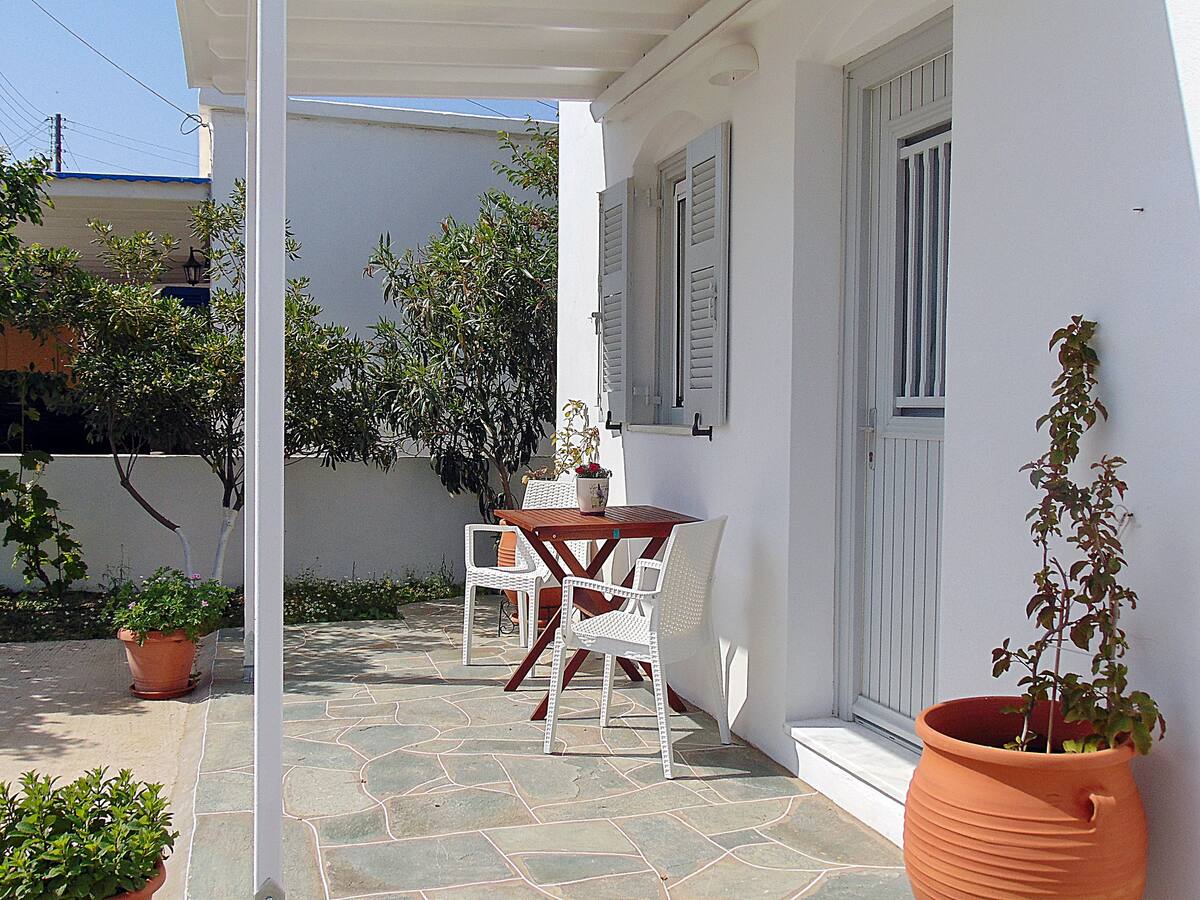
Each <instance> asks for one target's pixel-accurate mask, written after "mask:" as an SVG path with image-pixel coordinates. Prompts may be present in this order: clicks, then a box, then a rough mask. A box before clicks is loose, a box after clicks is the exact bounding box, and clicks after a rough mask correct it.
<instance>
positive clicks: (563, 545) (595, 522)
mask: <svg viewBox="0 0 1200 900" xmlns="http://www.w3.org/2000/svg"><path fill="white" fill-rule="evenodd" d="M496 517H497V518H498V519H500V520H501V521H502V522H505V523H506V524H508V525H515V526H516V527H517V528H519V529H521V533H522V534H523V535H524V536H525V539H526V540H527V541H529V544H530V546H531V547H533V549H534V551H535V552H536V553H537V555H538V556H539V557H541V559H542V562H544V563H545V564H546V567H547V568H548V569H549V570H550V572H551V573H552V574H553V575H554V577H555V578H557V579H558V580H559V581H560V582H561V581H562V580H563V579H564V578H566V577H568V575H575V576H578V577H579V578H591V579H594V578H596V576H597V574H598V573H599V572H600V570H601V567H602V566H603V565H604V563H605V562H606V561H607V560H608V558H609V557H610V556H611V555H612V552H613V550H615V549H616V547H617V544H619V543H620V542H621V541H626V540H636V539H639V538H640V539H643V540H647V539H648V540H649V543H648V544H647V545H646V548H645V549H644V550H643V551H642V554H641V558H642V559H653V558H654V557H655V556H657V555H658V552H659V551H660V550H661V549H662V547H663V545H664V544H665V543H666V542H667V538H668V537H670V536H671V529H673V528H674V527H675V526H676V525H680V524H683V523H685V522H695V521H698V520H697V519H695V518H693V517H692V516H686V515H684V514H682V513H677V512H671V511H670V510H667V509H659V508H658V507H655V506H610V507H609V508H608V509H607V510H606V511H605V513H604V515H602V516H585V515H583V514H582V513H581V512H579V510H577V509H500V510H496ZM567 541H595V542H597V543H598V544H599V550H598V551H597V552H596V554H595V556H593V557H592V559H591V561H590V562H588V563H587V564H586V565H584V563H583V562H581V561H580V560H578V559H576V557H575V554H574V553H572V552H571V549H570V547H568V546H567ZM564 565H565V566H566V568H567V569H569V570H570V571H569V572H568V571H565V570H564V569H563V566H564ZM635 570H636V564H635V566H634V568H631V569H630V570H629V574H628V575H626V576H625V580H624V581H623V582H622V584H623V585H624V586H625V587H630V586H632V584H633V577H634V573H635ZM575 596H576V599H575V606H576V608H577V609H579V610H580V611H581V612H582V613H583V614H584V615H587V616H595V615H600V614H601V613H605V612H610V611H611V610H614V609H618V608H619V607H620V604H619V603H615V602H613V601H612V600H611V599H610V598H608V597H605V596H604V595H602V594H600V593H599V592H598V591H580V592H577V593H576V595H575ZM560 618H561V609H560V611H559V612H557V613H555V614H554V615H553V616H552V617H551V619H550V621H549V622H548V623H547V625H546V627H545V628H544V629H543V630H542V633H541V634H540V635H538V638H537V640H536V641H534V644H533V647H532V648H531V649H530V651H529V652H528V653H527V654H526V655H525V658H524V659H523V660H522V661H521V665H519V666H518V667H517V670H516V671H515V672H514V673H513V675H512V678H510V679H509V680H508V683H507V684H506V685H505V686H504V689H505V690H506V691H515V690H516V689H517V688H518V687H519V686H520V684H521V682H522V681H524V680H525V678H526V677H528V675H529V673H530V672H531V671H532V670H533V666H534V664H535V663H536V662H537V660H538V657H540V656H541V655H542V653H543V652H544V651H545V649H546V648H547V647H549V646H550V643H551V642H552V641H553V640H554V635H555V633H556V632H557V631H558V625H559V620H560ZM587 655H588V651H586V650H578V651H576V652H575V655H574V656H572V657H571V660H570V662H569V663H568V664H567V667H566V670H565V671H564V673H563V685H564V686H565V685H566V684H567V683H569V682H570V680H571V679H572V678H573V677H574V675H575V673H576V672H577V671H579V667H580V666H582V665H583V661H584V660H585V659H587ZM619 662H620V664H621V668H623V669H624V670H625V671H626V672H627V673H628V675H629V677H630V678H631V679H633V680H634V681H641V680H642V676H641V674H640V673H639V672H638V669H637V666H636V665H634V664H633V663H632V662H630V661H629V660H627V659H622V660H619ZM642 666H643V668H644V669H645V671H646V673H647V674H648V675H650V677H652V678H653V677H654V674H653V673H652V672H651V670H650V665H649V664H648V663H642ZM667 699H668V701H669V702H670V705H671V708H672V709H673V710H675V711H676V712H683V711H684V710H685V709H686V707H685V706H684V703H683V701H682V700H681V699H679V697H678V696H677V695H676V694H675V692H674V691H672V690H671V688H670V686H668V687H667ZM549 702H550V695H549V694H547V695H546V696H545V697H544V698H542V702H541V703H540V704H539V705H538V708H537V709H536V710H535V711H534V714H533V719H534V720H535V721H537V720H541V719H544V718H546V708H547V706H548V705H549Z"/></svg>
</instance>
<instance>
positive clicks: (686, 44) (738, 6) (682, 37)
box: [591, 0, 759, 122]
mask: <svg viewBox="0 0 1200 900" xmlns="http://www.w3.org/2000/svg"><path fill="white" fill-rule="evenodd" d="M757 2H759V0H708V2H707V3H705V4H704V6H702V7H701V8H700V9H699V10H697V11H696V12H695V13H694V14H693V15H692V16H691V17H690V18H689V19H688V20H687V21H686V22H684V23H683V24H682V25H680V26H679V28H677V29H676V30H675V31H674V32H672V33H671V34H670V35H669V36H668V37H666V38H664V39H663V40H661V41H659V43H658V44H656V45H655V46H654V47H653V48H652V49H651V50H650V51H649V52H648V53H647V54H646V55H645V56H643V57H642V58H641V59H640V60H639V61H638V62H637V63H636V64H635V65H633V66H631V67H630V68H628V69H627V70H626V71H625V72H624V74H622V75H621V76H620V77H619V78H617V80H616V81H614V82H613V83H612V84H611V85H609V86H608V88H606V89H605V91H604V92H603V93H602V94H601V95H600V96H599V97H598V98H597V99H596V100H595V101H594V102H593V103H592V106H591V112H592V118H594V119H595V120H596V121H597V122H598V121H600V119H602V118H604V116H606V115H607V114H608V111H609V110H611V109H612V108H613V107H614V106H616V105H617V104H618V103H621V102H623V101H624V100H626V99H628V98H629V97H630V96H631V95H632V94H633V92H634V91H636V90H638V88H640V87H642V86H643V85H644V84H646V83H647V82H649V81H650V80H651V79H653V78H654V77H656V76H657V75H659V74H661V73H662V72H663V70H665V69H666V68H667V66H669V65H671V63H673V62H675V60H677V59H679V58H680V57H681V56H683V55H684V54H685V53H687V52H688V51H689V50H691V49H692V48H693V47H695V46H696V45H697V44H699V43H700V42H701V41H703V40H704V39H705V38H707V37H708V36H709V35H711V34H713V33H714V32H716V31H717V30H718V29H719V28H720V27H721V26H723V25H725V24H726V23H727V22H728V21H729V20H730V19H732V18H733V17H734V16H736V15H738V14H739V13H741V12H743V11H744V10H746V9H747V8H749V7H750V6H752V5H754V4H755V3H757Z"/></svg>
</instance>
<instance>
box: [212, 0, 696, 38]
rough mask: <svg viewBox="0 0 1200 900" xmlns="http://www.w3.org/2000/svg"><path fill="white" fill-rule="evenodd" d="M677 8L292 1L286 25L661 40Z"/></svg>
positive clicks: (226, 7) (241, 7) (678, 15)
mask: <svg viewBox="0 0 1200 900" xmlns="http://www.w3.org/2000/svg"><path fill="white" fill-rule="evenodd" d="M205 2H206V4H207V6H208V8H209V9H210V10H211V11H212V12H213V13H214V14H215V15H217V16H221V17H229V18H237V19H239V20H240V19H241V18H242V17H243V16H244V15H245V9H246V4H245V0H205ZM689 5H693V6H694V5H695V4H694V3H692V4H686V3H684V4H681V3H678V2H676V3H670V4H663V3H655V2H652V0H647V2H641V3H630V2H616V0H614V2H606V0H582V2H580V0H576V2H568V0H560V2H549V0H532V2H531V0H525V2H519V0H506V2H503V3H485V2H479V0H474V2H467V3H456V2H448V0H422V2H403V3H402V2H396V0H342V2H339V3H331V2H329V0H293V2H292V3H291V4H289V11H288V18H289V21H300V20H303V19H317V20H336V21H349V22H401V23H406V24H430V25H433V24H443V25H488V26H492V27H496V26H501V27H508V28H529V27H533V28H547V29H555V30H583V31H618V32H635V33H638V34H652V35H659V36H664V35H668V34H670V33H671V32H672V31H674V30H675V29H676V28H677V27H679V25H680V23H681V22H683V20H684V19H686V18H687V14H688V6H689Z"/></svg>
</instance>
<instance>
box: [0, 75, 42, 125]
mask: <svg viewBox="0 0 1200 900" xmlns="http://www.w3.org/2000/svg"><path fill="white" fill-rule="evenodd" d="M0 101H3V102H4V103H5V105H6V106H7V107H8V108H9V109H11V110H12V111H13V113H15V115H16V116H18V117H20V119H23V120H24V121H25V122H26V123H29V122H37V121H39V120H40V121H42V122H44V121H46V117H45V116H31V115H30V114H29V113H27V112H25V110H23V109H22V108H21V107H20V106H18V105H17V104H16V103H15V102H14V101H13V100H12V98H11V96H10V95H9V94H8V92H7V91H6V90H5V88H4V85H2V84H0Z"/></svg>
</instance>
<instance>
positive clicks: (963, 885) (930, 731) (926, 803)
mask: <svg viewBox="0 0 1200 900" xmlns="http://www.w3.org/2000/svg"><path fill="white" fill-rule="evenodd" d="M1016 703H1017V698H1015V697H969V698H966V699H962V700H950V701H947V702H945V703H939V704H937V705H936V706H931V707H930V708H929V709H926V710H925V711H924V712H922V713H921V715H920V716H919V717H918V718H917V723H916V728H917V735H918V736H919V737H920V738H921V740H922V741H923V742H924V744H925V749H924V752H923V753H922V754H921V762H920V764H919V765H918V766H917V770H916V772H915V773H914V774H913V779H912V783H911V785H910V786H909V789H908V800H907V802H906V803H905V807H904V865H905V868H906V869H907V870H908V877H909V880H910V881H911V883H912V890H913V893H914V895H916V897H917V898H918V900H925V898H938V900H943V898H945V900H950V898H960V897H988V898H998V900H999V898H1021V897H1040V898H1046V897H1071V898H1073V900H1101V898H1103V900H1127V898H1128V900H1132V898H1138V897H1141V896H1142V893H1143V891H1144V889H1145V886H1146V816H1145V812H1144V811H1143V809H1142V801H1141V798H1140V796H1139V795H1138V791H1137V786H1136V785H1135V784H1134V781H1133V772H1132V771H1131V767H1130V765H1129V763H1130V760H1131V759H1132V758H1133V756H1134V751H1133V748H1132V746H1130V745H1128V744H1122V745H1121V746H1119V747H1115V748H1113V749H1111V750H1100V751H1098V752H1096V753H1040V752H1036V751H1025V752H1019V751H1016V750H1005V749H1003V746H1004V744H1005V743H1006V742H1007V741H1011V740H1012V739H1013V738H1014V737H1015V736H1016V735H1017V734H1019V733H1020V730H1021V717H1020V716H1019V715H1017V714H1015V713H1005V712H1002V709H1003V708H1004V707H1006V706H1013V705H1015V704H1016ZM1050 711H1051V710H1050V704H1042V705H1041V706H1040V707H1039V708H1038V709H1036V710H1035V714H1034V719H1033V728H1034V731H1036V732H1037V733H1038V734H1045V733H1046V726H1047V724H1048V720H1049V716H1050ZM1055 717H1056V722H1055V726H1054V735H1055V740H1054V743H1055V744H1056V745H1057V744H1059V743H1060V740H1061V739H1062V738H1066V737H1083V736H1085V735H1086V734H1088V733H1089V731H1090V728H1089V727H1088V726H1087V725H1086V724H1085V723H1071V724H1067V723H1064V722H1063V721H1062V718H1061V715H1059V714H1058V711H1057V710H1055Z"/></svg>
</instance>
